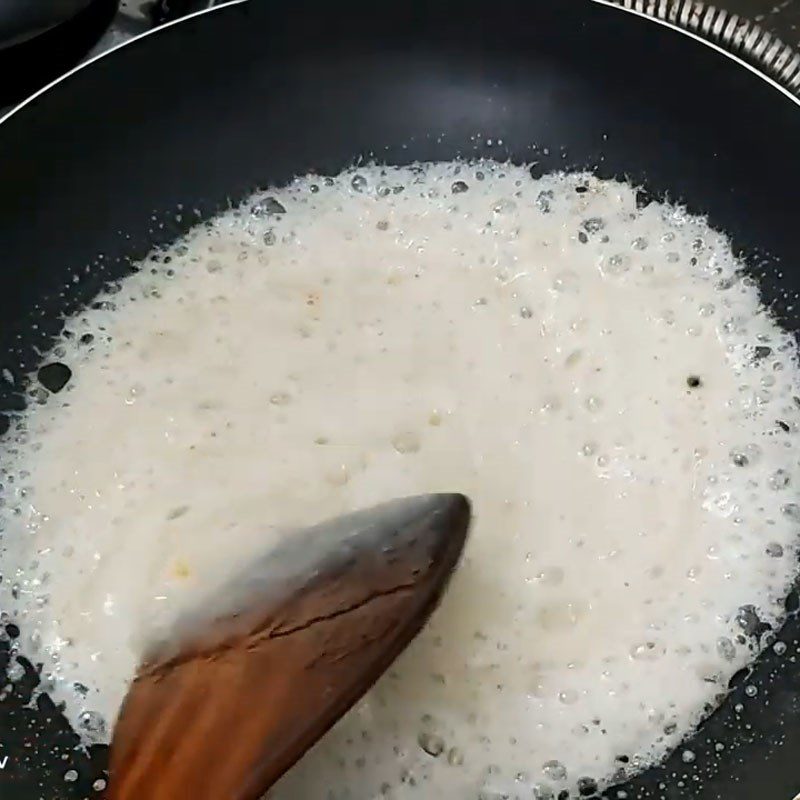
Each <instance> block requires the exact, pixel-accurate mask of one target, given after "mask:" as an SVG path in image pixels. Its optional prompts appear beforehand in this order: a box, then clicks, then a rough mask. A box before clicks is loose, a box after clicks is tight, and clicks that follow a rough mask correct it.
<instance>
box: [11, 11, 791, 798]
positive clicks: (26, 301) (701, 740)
mask: <svg viewBox="0 0 800 800" xmlns="http://www.w3.org/2000/svg"><path fill="white" fill-rule="evenodd" d="M490 139H491V140H492V141H493V142H495V143H496V144H491V145H490V142H489V140H490ZM501 140H502V144H500V143H499V142H500V141H501ZM798 144H800V108H798V103H797V101H795V100H793V99H792V98H791V97H790V96H789V94H788V93H787V92H782V91H781V90H780V89H779V88H777V87H776V85H774V84H772V83H770V82H768V81H767V80H765V79H764V78H763V77H761V76H759V75H758V74H756V73H755V72H754V71H752V70H750V69H748V68H746V67H744V66H743V65H742V64H741V63H737V62H736V61H735V60H733V59H731V58H730V57H728V56H726V55H724V54H723V53H721V52H720V51H718V50H715V49H713V48H711V47H709V46H705V45H703V44H701V43H699V42H698V41H696V40H693V39H692V38H691V37H689V36H686V35H685V34H683V33H680V32H677V31H675V30H673V29H670V28H669V27H665V26H663V25H660V24H656V23H653V22H651V21H646V20H645V19H643V18H641V17H639V16H636V15H634V14H631V13H626V12H624V11H621V10H619V9H618V8H615V7H611V6H607V5H602V4H598V3H594V2H590V1H589V0H583V1H580V2H579V1H578V0H573V1H572V2H565V1H564V0H538V2H537V0H493V2H486V0H480V2H476V1H475V0H461V2H460V3H458V4H457V5H454V4H449V3H433V2H415V0H405V2H400V3H374V2H373V3H363V4H361V3H356V2H354V1H353V0H340V1H339V2H336V3H332V4H328V3H323V2H319V3H317V2H313V0H292V2H282V3H277V2H259V1H258V0H253V2H251V3H249V4H247V5H232V6H229V7H225V8H223V9H221V10H217V11H214V12H211V13H208V14H205V15H203V16H200V17H195V18H192V19H190V20H188V21H184V22H182V23H179V24H177V25H174V26H172V27H170V28H168V29H166V30H163V31H162V32H160V33H158V34H155V35H151V36H147V37H145V38H143V39H141V40H139V41H138V42H136V43H134V44H132V45H130V46H127V47H124V48H122V49H121V50H119V51H117V52H116V53H114V54H112V55H110V56H108V57H105V58H102V59H100V60H99V61H97V62H96V63H94V64H93V65H91V66H89V67H88V68H84V69H82V70H80V71H78V72H77V73H76V74H74V75H72V76H70V77H69V78H67V79H66V80H64V81H63V82H61V83H60V84H59V85H57V86H56V87H54V88H53V89H51V90H49V91H47V92H45V93H44V94H42V95H41V96H39V97H37V98H36V99H34V100H33V101H32V102H30V103H29V104H28V105H26V106H25V107H24V108H22V109H21V110H20V111H18V112H17V113H16V114H14V115H13V116H12V117H11V118H9V119H8V120H7V121H6V122H5V123H4V124H3V125H0V258H2V272H1V273H0V366H3V367H7V368H9V369H10V370H11V371H12V372H13V373H14V375H15V376H17V378H18V379H19V377H20V376H22V375H23V374H24V373H25V372H26V371H27V370H29V369H30V368H32V367H33V366H34V365H35V363H36V361H37V348H42V347H43V346H46V344H47V342H48V341H49V338H50V337H51V336H52V335H53V334H54V333H55V332H56V331H57V329H58V328H59V315H60V314H63V313H64V312H69V311H72V310H75V309H77V308H78V307H79V306H80V305H81V304H84V303H87V302H89V301H91V299H92V297H93V296H94V295H95V293H96V292H97V291H98V289H99V288H100V287H101V286H102V285H103V283H104V282H105V281H107V280H109V279H112V278H117V277H119V276H121V275H122V274H123V273H125V272H126V271H127V270H128V269H129V265H130V263H131V261H133V260H136V259H138V258H140V257H142V256H144V255H145V253H146V252H147V251H148V250H149V249H150V248H151V247H152V246H153V245H155V244H159V243H163V242H167V241H169V240H171V239H172V238H174V237H175V236H176V235H178V234H179V233H180V232H182V231H183V230H185V229H186V228H187V227H188V226H189V225H191V224H193V223H195V222H196V221H197V220H198V219H200V218H205V217H208V216H209V215H211V214H213V213H214V212H215V211H217V210H220V209H222V208H225V207H227V206H228V204H229V203H230V202H232V201H233V202H235V201H237V200H239V199H240V198H243V197H244V196H245V194H247V193H248V192H250V191H251V190H253V189H255V188H257V187H258V186H263V185H264V184H268V183H283V182H285V181H288V180H289V179H290V178H292V177H293V176H294V175H297V174H298V173H305V172H308V171H309V170H317V171H319V172H330V173H333V172H337V171H339V170H340V169H341V168H343V167H344V166H346V165H348V164H351V163H352V162H353V161H354V160H357V159H360V158H374V159H377V160H379V161H386V162H394V163H406V162H409V161H411V160H415V159H450V158H454V157H457V156H465V157H476V156H491V157H493V158H500V159H503V158H509V159H512V160H514V161H537V162H538V167H537V169H538V170H539V171H546V170H550V169H556V168H559V169H560V168H564V167H590V168H592V169H594V170H596V172H597V173H599V174H600V175H601V176H616V177H627V178H629V179H630V180H632V181H635V182H638V183H640V184H642V185H643V186H644V187H646V189H647V191H648V192H650V193H651V194H652V195H653V196H657V197H662V196H668V197H670V198H672V199H674V200H682V201H685V202H686V203H687V204H688V206H689V207H690V209H691V210H692V211H695V212H701V213H707V214H708V215H709V217H710V219H711V222H712V224H713V225H714V226H716V227H719V228H721V229H722V230H724V231H727V232H728V233H730V234H731V236H732V237H733V240H734V243H735V246H736V247H737V248H738V249H740V250H741V252H742V253H743V254H744V256H745V257H746V259H747V263H748V264H749V267H750V269H751V270H752V272H753V273H754V274H755V275H757V276H758V277H759V278H760V279H761V281H762V288H763V296H764V299H765V301H766V302H767V303H769V304H770V305H771V306H772V307H773V308H774V309H775V311H776V313H777V315H778V317H779V318H780V320H781V321H782V323H783V324H784V325H785V326H787V327H788V328H790V329H792V330H798V329H800V310H799V309H798V306H797V303H796V297H797V294H798V289H800V265H798V263H797V261H798V257H800V247H798V232H800V158H798V155H797V147H798ZM642 197H643V200H645V201H646V195H644V194H643V196H642ZM179 205H180V206H181V207H182V209H183V213H182V215H181V216H180V219H178V218H177V217H176V210H177V209H178V207H179ZM75 275H77V276H79V280H78V281H77V282H74V281H73V276H75ZM22 402H23V400H22V396H21V394H20V393H18V391H17V389H15V388H14V387H11V386H9V385H8V384H7V383H5V382H4V381H0V409H1V410H2V411H6V412H8V411H11V410H13V409H17V408H20V406H21V404H22ZM4 427H7V417H5V416H3V415H2V414H0V431H2V429H3V428H4ZM109 446H110V447H112V446H113V442H110V443H109ZM1 569H2V565H0V570H1ZM786 602H787V608H788V609H789V610H790V611H791V612H792V614H791V615H790V617H789V621H788V623H787V625H786V627H785V628H784V630H782V631H780V632H779V633H776V632H772V633H771V634H768V635H771V636H775V635H777V636H778V637H779V638H780V640H781V641H784V642H786V643H787V645H788V650H787V652H786V654H785V655H783V656H782V657H779V656H777V655H776V654H775V653H774V652H773V651H772V649H771V648H767V650H766V651H765V654H764V655H763V656H762V657H761V658H760V659H759V661H758V663H757V665H756V667H755V670H754V672H753V674H752V675H750V676H738V677H737V679H735V680H734V681H733V684H734V685H733V688H732V692H731V694H730V696H729V698H728V699H727V700H726V701H725V703H724V704H723V706H722V707H721V709H720V710H718V711H717V712H715V713H714V714H713V715H712V716H711V718H710V719H708V720H707V721H706V722H705V724H704V725H703V726H702V728H701V731H700V732H699V734H698V735H697V736H696V737H694V739H693V740H692V742H691V743H690V745H689V746H690V747H691V749H692V750H693V751H695V752H696V753H697V760H696V761H695V762H694V763H693V764H685V763H683V761H682V760H681V757H680V753H677V754H675V755H674V756H673V757H672V758H670V759H669V760H668V761H667V763H666V764H665V765H663V766H660V767H658V768H655V769H652V770H650V771H649V772H648V773H646V774H644V775H642V776H638V777H634V778H633V779H632V780H630V782H628V783H626V784H625V785H623V786H620V787H618V788H615V789H612V790H610V791H609V793H608V796H609V797H611V798H625V797H627V798H642V799H643V798H665V799H669V800H673V799H677V798H691V799H692V800H722V798H724V799H725V800H751V799H753V800H755V799H756V798H764V800H792V798H793V797H794V795H795V793H796V792H798V790H800V758H798V755H797V754H798V753H800V698H799V697H798V692H800V664H797V663H796V662H795V658H796V656H797V654H798V648H799V647H800V623H798V619H797V618H796V616H795V612H796V610H797V608H798V604H799V601H798V596H797V594H796V593H794V592H793V593H792V594H791V595H790V597H789V598H787V601H786ZM10 633H11V635H12V636H13V635H16V634H17V630H16V629H15V628H14V627H13V626H11V628H10ZM2 648H5V649H2ZM6 650H7V644H0V669H1V668H2V666H3V660H4V658H5V656H4V653H5V652H6ZM34 680H35V673H34V671H33V670H31V673H30V674H29V675H28V676H27V678H26V680H25V681H23V682H22V683H21V684H19V685H18V687H17V689H16V690H15V691H14V693H13V694H12V696H11V697H10V698H9V699H8V700H6V701H4V702H0V759H2V758H3V756H5V755H7V756H8V757H9V760H8V763H7V764H6V766H5V768H4V769H0V797H2V800H38V798H46V800H58V799H59V798H83V797H91V796H98V792H93V790H92V788H91V787H92V782H93V781H94V780H95V779H96V778H97V777H98V776H100V775H101V774H102V770H103V766H104V752H103V751H102V748H96V749H95V750H94V751H93V752H92V753H91V755H90V757H87V756H85V755H81V754H79V753H75V752H73V751H72V747H73V745H74V744H75V741H76V738H75V736H74V734H73V733H72V732H70V731H69V730H68V729H67V728H66V726H65V724H64V722H63V720H62V719H61V717H60V716H59V714H58V713H57V710H56V709H54V708H53V706H52V704H51V703H50V702H49V701H48V700H47V698H44V697H43V698H40V699H39V700H38V701H37V703H36V705H35V707H34V708H28V707H27V706H26V702H27V699H28V697H29V694H30V689H31V687H32V685H33V682H34ZM745 683H746V684H749V685H752V686H755V687H756V688H757V695H756V696H755V697H750V696H746V694H745V692H744V688H745V687H744V685H745ZM0 685H1V684H0ZM737 704H741V709H742V710H741V711H737V710H736V709H737ZM233 733H235V732H229V731H224V732H220V745H221V747H222V743H223V741H224V738H225V737H227V736H230V735H232V734H233ZM719 745H722V748H720V747H719ZM221 757H222V751H221ZM62 759H63V760H62ZM73 767H74V768H75V769H77V770H78V773H79V777H78V779H77V780H76V781H74V782H65V780H64V774H65V772H66V771H67V770H69V769H71V768H73ZM620 792H623V794H620ZM142 800H146V799H145V798H143V799H142ZM176 800H183V798H176ZM221 800H225V799H224V798H221ZM298 800H301V799H298ZM307 800H327V799H323V798H308V799H307ZM454 800H461V799H460V798H455V799H454ZM464 800H473V798H464Z"/></svg>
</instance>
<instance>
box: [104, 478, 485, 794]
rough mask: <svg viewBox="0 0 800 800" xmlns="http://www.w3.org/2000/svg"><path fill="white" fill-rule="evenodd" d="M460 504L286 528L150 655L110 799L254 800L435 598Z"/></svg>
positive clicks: (124, 732) (130, 704) (450, 560)
mask: <svg viewBox="0 0 800 800" xmlns="http://www.w3.org/2000/svg"><path fill="white" fill-rule="evenodd" d="M469 521H470V506H469V502H468V501H467V499H466V498H465V497H463V496H462V495H458V494H440V495H425V496H422V497H415V498H407V499H405V500H398V501H393V502H391V503H387V504H384V505H382V506H378V507H376V508H374V509H370V510H368V511H362V512H358V513H356V514H352V515H349V516H347V517H341V518H339V519H337V520H334V521H332V522H329V523H323V524H322V525H320V526H317V527H315V528H311V529H309V530H307V531H304V532H302V533H298V534H295V535H293V536H291V537H289V539H288V540H287V542H286V543H285V544H284V545H282V546H281V547H280V549H278V550H276V551H273V552H272V553H271V554H270V555H269V558H267V559H265V560H264V561H262V562H259V563H257V564H253V565H251V566H250V567H248V569H247V571H246V573H245V574H243V575H241V576H240V578H239V580H237V581H236V582H235V583H232V584H230V585H229V586H228V587H226V589H225V591H223V592H221V593H219V594H218V595H216V597H217V598H218V601H217V602H215V603H214V604H213V608H214V610H213V612H210V611H198V612H196V613H195V614H193V615H191V616H189V617H187V618H185V619H183V620H181V621H180V622H179V624H178V625H177V626H176V627H175V628H174V629H173V630H172V632H171V634H170V636H169V637H168V638H164V639H163V640H162V641H161V642H160V643H159V644H156V645H155V646H154V647H153V648H152V649H151V651H150V652H149V654H148V656H147V658H146V659H145V661H144V664H143V666H142V667H141V669H140V671H139V673H138V675H137V677H136V679H135V681H134V682H133V684H132V686H131V689H130V691H129V693H128V696H127V698H126V700H125V702H124V704H123V707H122V711H121V713H120V716H119V719H118V721H117V724H116V727H115V730H114V736H113V741H112V745H111V766H110V776H109V793H108V795H107V796H108V798H109V800H257V799H258V798H260V797H262V795H263V794H264V792H265V791H266V790H267V789H268V788H269V787H270V786H271V785H272V784H273V783H275V781H277V780H278V778H279V777H280V776H281V775H282V774H283V773H284V772H285V771H286V770H287V769H289V767H291V766H292V765H293V764H294V763H295V762H296V761H297V760H298V759H299V758H300V757H301V756H302V755H303V754H304V753H305V752H306V750H308V748H309V747H311V745H312V744H314V742H316V741H317V739H319V738H320V736H322V734H323V733H325V732H326V731H327V730H328V729H329V728H330V727H331V726H332V725H333V723H334V722H336V720H337V719H339V717H341V716H342V714H344V713H345V711H347V710H348V709H349V708H350V707H351V706H352V705H353V703H354V702H355V701H356V700H358V699H359V698H360V697H361V696H362V695H363V694H364V692H366V691H367V689H369V687H370V686H372V684H373V683H374V682H375V681H376V680H377V678H378V677H379V676H380V675H381V674H382V673H383V671H384V670H385V669H386V668H387V667H388V666H389V665H390V664H391V663H392V661H393V660H394V659H395V658H396V657H397V656H398V654H399V653H400V652H401V651H402V650H403V649H404V648H405V647H406V645H407V644H408V643H409V642H410V641H411V640H412V639H413V638H414V636H415V635H416V634H417V633H418V632H419V631H420V629H421V628H422V627H423V625H424V624H425V622H426V621H427V619H428V617H429V616H430V614H431V612H432V611H433V610H434V608H435V607H436V605H437V603H438V601H439V599H440V597H441V595H442V593H443V591H444V589H445V587H446V585H447V581H448V578H449V577H450V574H451V573H452V571H453V569H454V567H455V566H456V564H457V562H458V559H459V556H460V554H461V551H462V548H463V546H464V542H465V539H466V534H467V528H468V526H469Z"/></svg>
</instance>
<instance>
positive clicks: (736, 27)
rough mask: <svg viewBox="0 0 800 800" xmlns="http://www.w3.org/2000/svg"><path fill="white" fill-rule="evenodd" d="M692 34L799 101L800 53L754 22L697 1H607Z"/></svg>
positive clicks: (606, 0)
mask: <svg viewBox="0 0 800 800" xmlns="http://www.w3.org/2000/svg"><path fill="white" fill-rule="evenodd" d="M605 2H607V3H608V4H609V5H616V6H620V7H622V8H625V9H628V10H630V11H634V12H636V13H639V14H643V15H644V16H648V17H653V18H654V19H658V20H661V21H662V22H665V23H667V24H669V25H672V26H674V27H676V28H679V29H682V30H685V31H689V32H691V33H693V34H695V35H697V36H698V37H700V38H701V39H705V40H706V41H709V42H712V43H714V44H716V45H718V46H719V47H721V48H722V49H724V50H726V51H727V52H729V53H731V54H732V55H735V56H737V57H738V58H741V59H742V60H743V61H745V62H747V63H748V64H750V65H751V66H753V67H755V68H756V69H758V70H759V71H760V72H762V73H764V74H765V75H767V76H769V77H770V78H772V79H773V80H774V81H775V82H776V83H778V84H779V85H780V86H782V87H783V88H784V89H786V90H787V91H789V92H791V93H792V94H793V95H795V96H797V97H800V52H798V51H797V50H795V48H794V47H792V46H791V45H788V44H786V43H784V42H783V41H781V39H779V38H778V37H777V36H774V35H773V34H771V33H770V32H769V31H767V30H765V29H764V28H762V27H761V26H760V25H758V24H757V23H755V22H752V21H751V20H749V19H747V18H746V17H742V16H740V15H738V14H733V13H731V12H730V11H726V10H725V9H722V8H718V7H717V6H712V5H708V4H707V3H703V2H698V0H605Z"/></svg>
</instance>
